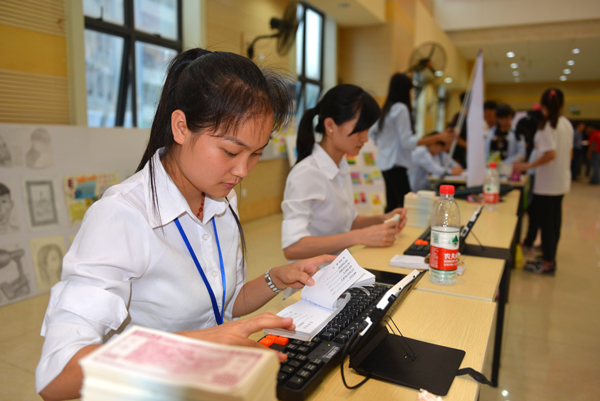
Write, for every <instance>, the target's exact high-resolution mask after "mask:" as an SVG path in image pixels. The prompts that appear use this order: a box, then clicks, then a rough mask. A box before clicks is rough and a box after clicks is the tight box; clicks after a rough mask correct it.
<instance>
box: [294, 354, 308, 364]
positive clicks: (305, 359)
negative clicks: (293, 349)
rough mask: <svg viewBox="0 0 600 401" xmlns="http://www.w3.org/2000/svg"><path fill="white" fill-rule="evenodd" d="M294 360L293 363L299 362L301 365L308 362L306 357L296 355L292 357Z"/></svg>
mask: <svg viewBox="0 0 600 401" xmlns="http://www.w3.org/2000/svg"><path fill="white" fill-rule="evenodd" d="M294 360H295V361H298V362H300V363H302V364H304V363H306V362H307V361H308V357H307V356H306V355H302V354H297V355H296V356H295V357H294Z"/></svg>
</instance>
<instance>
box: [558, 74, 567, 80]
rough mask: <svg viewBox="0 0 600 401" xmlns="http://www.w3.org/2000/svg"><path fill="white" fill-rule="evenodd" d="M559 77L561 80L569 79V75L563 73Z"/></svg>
mask: <svg viewBox="0 0 600 401" xmlns="http://www.w3.org/2000/svg"><path fill="white" fill-rule="evenodd" d="M559 79H560V80H561V81H566V80H567V76H566V75H561V76H560V78H559Z"/></svg>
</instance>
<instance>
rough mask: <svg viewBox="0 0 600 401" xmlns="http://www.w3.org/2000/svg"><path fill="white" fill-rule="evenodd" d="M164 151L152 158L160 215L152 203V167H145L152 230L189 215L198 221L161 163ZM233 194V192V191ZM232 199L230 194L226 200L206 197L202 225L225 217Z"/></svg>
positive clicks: (147, 165) (159, 151)
mask: <svg viewBox="0 0 600 401" xmlns="http://www.w3.org/2000/svg"><path fill="white" fill-rule="evenodd" d="M162 151H163V149H159V150H157V151H156V153H155V154H154V156H152V167H153V169H154V186H155V189H156V200H157V203H158V206H159V210H160V213H155V211H154V203H153V201H152V189H151V187H150V167H149V163H146V166H144V169H143V174H144V185H145V196H146V203H147V205H148V209H147V210H148V221H149V222H150V225H151V227H152V228H157V227H162V226H165V225H167V224H169V223H171V222H172V221H173V220H175V219H176V218H178V217H180V216H181V215H183V214H185V213H187V214H188V215H190V217H192V219H195V220H197V221H200V220H198V218H197V217H196V213H192V211H191V209H190V205H189V204H188V203H187V200H186V199H185V198H184V196H183V195H182V194H181V192H180V191H179V188H177V185H175V183H174V182H173V180H172V179H171V177H170V176H169V174H167V172H166V170H165V168H164V167H163V164H162V163H161V161H160V153H162ZM232 192H233V190H232ZM231 197H232V193H230V194H229V195H228V196H227V197H225V198H210V197H208V196H207V197H206V199H205V201H204V214H203V216H202V217H203V219H202V223H203V224H207V223H208V222H209V221H210V220H211V219H212V218H213V217H214V216H220V215H223V214H224V213H225V212H226V210H227V207H228V206H229V199H228V198H231Z"/></svg>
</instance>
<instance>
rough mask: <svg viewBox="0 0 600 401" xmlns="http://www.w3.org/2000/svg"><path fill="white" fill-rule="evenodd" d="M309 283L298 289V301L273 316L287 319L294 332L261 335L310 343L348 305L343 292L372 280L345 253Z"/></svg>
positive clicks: (277, 330) (276, 331) (284, 331)
mask: <svg viewBox="0 0 600 401" xmlns="http://www.w3.org/2000/svg"><path fill="white" fill-rule="evenodd" d="M313 279H314V280H315V284H314V285H313V286H312V287H308V286H306V287H304V288H303V289H302V294H301V298H302V299H301V300H300V301H298V302H296V303H295V304H293V305H291V306H288V307H287V308H285V309H284V310H282V311H281V312H279V313H278V314H277V316H281V317H291V318H292V319H293V320H294V325H295V326H296V330H295V331H289V330H282V329H267V330H265V334H274V335H278V336H284V337H288V338H294V339H297V340H302V341H310V340H311V339H312V338H313V337H314V336H315V335H317V334H318V333H319V332H320V331H321V330H322V329H323V327H325V326H326V325H327V323H329V322H330V321H331V320H332V319H333V318H334V317H335V316H336V315H337V314H338V313H339V312H340V311H341V310H342V309H343V308H344V306H345V305H346V304H347V303H348V301H349V300H350V294H348V293H346V294H344V292H345V291H346V290H348V289H349V288H358V287H366V286H372V285H373V284H375V276H374V275H373V274H372V273H369V272H368V271H366V270H365V269H363V268H362V267H360V266H359V265H358V263H356V260H354V258H353V257H352V255H350V252H348V250H347V249H346V250H344V252H342V253H341V254H340V255H339V256H338V257H337V258H335V260H334V261H333V263H331V264H330V265H327V266H325V267H323V268H322V269H321V270H319V271H318V272H317V273H316V274H315V275H314V276H313Z"/></svg>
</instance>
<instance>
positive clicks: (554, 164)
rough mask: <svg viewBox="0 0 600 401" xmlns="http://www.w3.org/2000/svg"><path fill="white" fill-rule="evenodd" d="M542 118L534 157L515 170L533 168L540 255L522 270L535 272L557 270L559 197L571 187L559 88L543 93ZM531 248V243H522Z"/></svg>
mask: <svg viewBox="0 0 600 401" xmlns="http://www.w3.org/2000/svg"><path fill="white" fill-rule="evenodd" d="M541 104H542V112H543V113H544V117H545V118H544V120H542V122H541V123H540V128H539V129H538V131H537V133H536V134H535V139H534V142H535V152H536V155H538V156H537V159H535V160H534V161H533V162H531V163H522V162H518V163H515V164H514V165H513V167H514V168H515V170H517V171H519V172H524V171H526V170H529V169H531V168H536V172H535V182H534V186H533V201H532V205H531V207H530V210H531V211H532V213H531V214H530V216H529V217H530V218H531V219H535V220H536V221H537V223H538V225H539V227H540V229H541V232H542V258H541V259H536V260H534V261H531V262H528V263H527V264H526V265H525V270H526V271H528V272H531V273H537V274H554V273H555V272H556V249H557V247H558V240H559V238H560V228H561V222H562V200H563V197H564V195H565V194H567V193H568V192H569V190H570V188H571V170H570V166H571V157H572V150H573V126H572V125H571V123H570V122H569V120H567V119H566V118H565V117H562V116H561V115H560V113H561V110H562V107H563V105H564V95H563V92H562V91H561V90H560V89H557V88H551V89H548V90H546V91H545V92H544V93H543V94H542V101H541ZM523 246H524V247H527V248H531V247H532V246H533V243H524V244H523Z"/></svg>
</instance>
